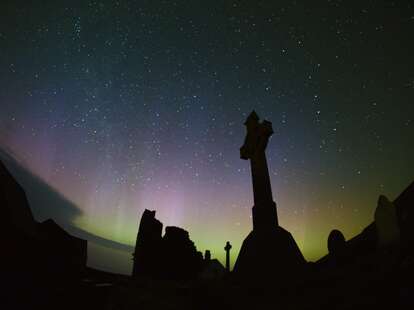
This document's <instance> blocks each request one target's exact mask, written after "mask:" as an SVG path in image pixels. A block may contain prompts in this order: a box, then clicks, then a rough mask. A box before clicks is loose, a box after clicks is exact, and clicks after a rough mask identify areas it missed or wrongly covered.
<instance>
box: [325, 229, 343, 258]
mask: <svg viewBox="0 0 414 310" xmlns="http://www.w3.org/2000/svg"><path fill="white" fill-rule="evenodd" d="M345 245H346V242H345V237H344V235H343V234H342V233H341V232H340V231H339V230H337V229H334V230H332V231H331V233H330V234H329V237H328V251H329V254H331V255H337V254H341V253H342V252H343V251H344V249H345Z"/></svg>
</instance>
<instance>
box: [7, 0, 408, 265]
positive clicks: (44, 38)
mask: <svg viewBox="0 0 414 310" xmlns="http://www.w3.org/2000/svg"><path fill="white" fill-rule="evenodd" d="M349 2H352V3H353V4H350V3H349ZM410 3H411V1H334V0H332V1H211V0H208V1H207V0H206V1H154V0H151V1H109V0H102V1H86V0H85V1H83V0H82V1H4V0H3V1H1V4H0V25H1V27H0V85H1V87H0V148H1V149H2V151H3V152H6V153H8V154H10V155H11V156H12V157H14V158H15V159H16V160H17V161H18V162H19V163H20V165H21V166H22V167H24V168H25V169H27V170H28V171H29V172H30V173H33V174H34V175H35V176H38V177H39V178H40V179H41V180H43V181H44V182H45V183H46V184H48V185H49V186H50V187H51V188H53V189H54V190H55V191H57V192H58V193H60V194H61V195H62V196H64V197H65V198H66V199H67V200H68V201H70V202H72V203H73V204H74V205H75V206H76V208H77V209H78V212H76V216H72V217H67V218H65V219H64V220H66V222H67V223H66V224H67V225H72V226H73V227H75V228H77V229H79V230H81V231H85V232H88V233H90V234H93V235H96V236H99V237H101V238H104V239H108V240H110V241H114V243H122V244H126V245H134V244H135V238H136V233H137V228H138V223H139V219H140V216H141V213H142V212H143V210H144V209H145V208H147V209H154V210H157V218H158V219H159V220H161V221H162V222H163V223H164V226H170V225H176V226H180V227H183V228H185V229H187V230H188V231H189V232H190V237H191V239H192V240H193V241H194V242H195V244H196V246H197V248H198V249H199V250H201V251H204V250H206V249H210V250H211V251H212V255H213V256H215V257H218V258H219V259H221V260H222V261H223V258H224V255H225V252H224V250H223V248H224V245H225V242H226V241H227V240H229V241H230V242H231V243H232V244H233V250H232V253H233V256H232V260H233V263H234V260H235V257H236V254H237V253H238V250H239V248H240V245H241V242H242V240H243V239H244V238H245V236H246V235H247V233H248V232H249V231H250V230H251V227H252V223H251V207H252V204H253V194H252V188H251V177H250V167H249V163H248V162H247V161H243V160H241V159H240V158H239V148H240V146H241V145H242V144H243V140H244V136H245V127H244V126H243V122H244V120H245V118H246V117H247V115H248V114H249V113H250V111H251V110H253V109H254V110H256V111H257V113H258V115H259V116H260V117H261V118H265V119H267V120H269V121H271V122H272V123H273V128H274V131H275V133H274V135H273V136H272V138H271V139H270V142H269V145H268V149H267V158H268V163H269V170H270V171H269V172H270V176H271V181H272V186H273V194H274V199H275V201H276V203H277V205H278V215H279V223H280V225H281V226H283V227H284V228H286V229H288V230H289V231H290V232H291V233H292V234H293V236H294V238H295V240H296V242H297V243H298V245H299V247H300V248H301V250H302V251H303V253H304V255H305V257H306V258H307V259H308V260H315V259H318V258H319V257H321V256H322V255H323V254H325V253H326V252H327V247H326V241H327V237H328V234H329V232H330V231H331V230H332V229H334V228H337V229H340V230H341V231H342V232H343V233H344V235H345V237H346V238H350V237H352V236H354V235H355V234H357V233H358V232H360V231H361V230H362V229H363V228H364V227H365V226H366V225H367V224H369V223H370V222H371V221H372V220H373V214H374V210H375V207H376V202H377V199H378V196H379V195H380V194H385V195H387V196H388V197H389V198H390V199H394V198H395V197H396V196H397V195H398V194H399V193H400V192H401V191H402V190H403V189H404V188H405V187H406V186H408V184H409V183H410V182H411V181H413V179H414V166H413V165H412V161H413V158H414V145H413V141H414V60H413V57H414V56H413V55H414V43H413V41H414V40H413V38H414V8H413V4H410ZM29 199H32V198H31V197H29ZM45 207H46V210H48V209H50V214H51V215H48V214H47V212H46V213H45V212H43V213H42V214H40V213H39V212H37V211H36V208H34V210H33V212H34V214H35V216H36V218H37V219H38V220H43V219H45V218H47V217H48V216H52V217H53V214H54V213H53V210H54V209H55V208H58V207H59V206H56V205H48V206H43V208H45ZM269 246H271V245H269ZM115 252H116V253H115ZM102 253H106V254H102ZM114 253H115V254H114ZM115 256H116V258H115ZM89 258H90V265H92V266H95V267H100V268H104V269H107V270H112V271H117V272H128V268H130V265H131V254H130V252H128V251H127V250H123V251H122V250H119V249H118V250H116V251H115V250H114V251H112V252H110V251H109V250H104V249H103V246H101V245H98V244H94V243H92V242H91V244H90V253H89ZM112 258H113V259H112ZM115 261H116V263H115Z"/></svg>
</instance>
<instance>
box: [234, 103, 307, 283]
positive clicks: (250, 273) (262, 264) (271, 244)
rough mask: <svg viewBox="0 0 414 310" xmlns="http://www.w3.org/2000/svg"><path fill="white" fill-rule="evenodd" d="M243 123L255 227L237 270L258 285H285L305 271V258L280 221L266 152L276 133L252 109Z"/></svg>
mask: <svg viewBox="0 0 414 310" xmlns="http://www.w3.org/2000/svg"><path fill="white" fill-rule="evenodd" d="M244 124H245V126H246V128H247V135H246V138H245V141H244V145H243V146H242V147H241V148H240V157H241V158H242V159H244V160H250V167H251V174H252V182H253V197H254V206H253V208H252V218H253V230H252V231H251V232H250V233H249V235H248V236H247V237H246V239H245V240H244V241H243V244H242V247H241V249H240V253H239V256H238V258H237V260H236V264H235V266H234V274H235V276H236V277H238V278H240V279H249V280H256V281H254V282H253V283H255V284H257V285H261V284H264V283H265V284H269V282H273V284H275V285H279V286H282V285H283V283H284V282H291V281H292V280H295V279H297V278H298V276H300V275H303V271H304V270H305V266H306V261H305V259H304V257H303V255H302V253H301V252H300V250H299V247H298V246H297V244H296V242H295V240H294V239H293V237H292V235H291V234H290V233H289V232H288V231H286V230H285V229H283V228H282V227H280V226H279V223H278V216H277V210H276V203H275V202H274V201H273V195H272V187H271V184H270V177H269V171H268V167H267V160H266V153H265V150H266V147H267V144H268V141H269V138H270V136H271V135H272V134H273V129H272V123H271V122H269V121H266V120H264V121H263V122H259V117H258V116H257V114H256V112H255V111H253V112H251V114H250V115H249V117H248V118H247V120H246V122H245V123H244Z"/></svg>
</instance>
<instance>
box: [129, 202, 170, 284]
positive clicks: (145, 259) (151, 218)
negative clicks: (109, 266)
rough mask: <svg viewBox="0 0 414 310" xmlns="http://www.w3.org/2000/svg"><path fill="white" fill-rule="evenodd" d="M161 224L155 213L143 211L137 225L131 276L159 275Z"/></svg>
mask: <svg viewBox="0 0 414 310" xmlns="http://www.w3.org/2000/svg"><path fill="white" fill-rule="evenodd" d="M162 226H163V225H162V223H161V222H160V221H159V220H157V219H156V218H155V211H151V210H147V209H145V210H144V213H143V214H142V217H141V221H140V224H139V229H138V234H137V241H136V245H135V252H134V254H133V259H134V265H133V269H132V276H134V277H136V276H156V275H159V273H160V270H159V269H160V266H159V265H160V264H161V240H162V237H161V234H162Z"/></svg>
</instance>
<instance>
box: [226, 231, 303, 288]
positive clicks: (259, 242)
mask: <svg viewBox="0 0 414 310" xmlns="http://www.w3.org/2000/svg"><path fill="white" fill-rule="evenodd" d="M305 269H306V261H305V259H304V257H303V255H302V253H301V251H300V249H299V247H298V246H297V244H296V242H295V240H294V239H293V237H292V235H291V234H290V233H289V232H288V231H287V230H285V229H283V228H282V227H280V226H276V227H275V228H274V229H272V230H269V231H265V232H262V231H256V230H253V231H252V232H250V234H249V235H248V236H247V237H246V239H245V240H244V241H243V244H242V247H241V249H240V253H239V256H238V258H237V261H236V264H235V266H234V270H233V272H234V273H235V275H236V276H237V277H238V278H242V279H249V280H254V281H256V284H257V285H260V284H262V283H266V284H267V283H269V282H271V283H272V284H273V285H276V286H283V285H284V284H285V283H287V282H291V281H295V280H298V279H299V278H300V277H303V276H304V272H305Z"/></svg>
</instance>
